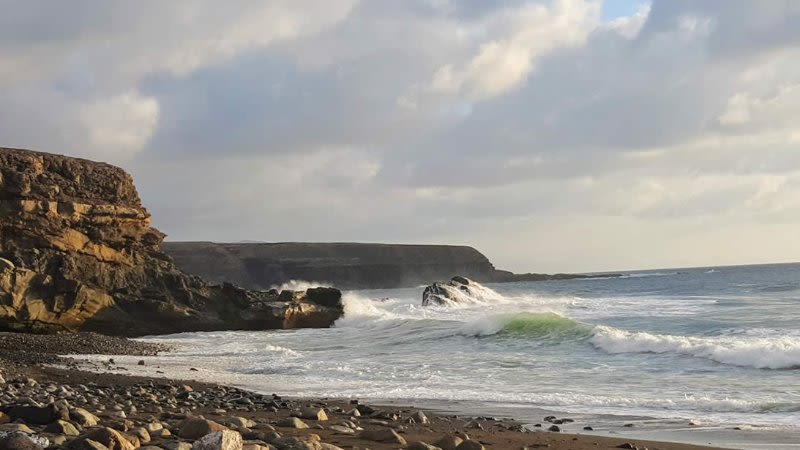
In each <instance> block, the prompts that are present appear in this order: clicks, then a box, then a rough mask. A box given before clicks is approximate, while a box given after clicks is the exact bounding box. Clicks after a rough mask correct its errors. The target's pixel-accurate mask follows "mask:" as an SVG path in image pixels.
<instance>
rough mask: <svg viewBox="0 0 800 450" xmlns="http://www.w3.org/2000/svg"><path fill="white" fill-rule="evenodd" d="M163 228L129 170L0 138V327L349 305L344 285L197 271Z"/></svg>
mask: <svg viewBox="0 0 800 450" xmlns="http://www.w3.org/2000/svg"><path fill="white" fill-rule="evenodd" d="M163 238H164V235H163V234H162V233H161V232H159V231H158V230H156V229H154V228H152V227H151V226H150V215H149V214H148V212H147V210H145V208H144V207H143V206H142V205H141V202H140V200H139V196H138V194H137V192H136V188H135V187H134V184H133V181H132V179H131V177H130V176H129V175H128V174H127V173H125V172H124V171H123V170H122V169H120V168H117V167H114V166H111V165H108V164H104V163H97V162H93V161H87V160H82V159H77V158H70V157H66V156H59V155H51V154H46V153H38V152H32V151H27V150H17V149H6V148H0V330H12V331H28V332H60V331H75V330H86V331H98V332H102V333H105V334H118V335H145V334H162V333H172V332H180V331H200V330H221V329H272V328H295V327H326V326H330V325H331V324H332V323H333V322H334V321H335V320H336V319H337V318H339V317H340V316H341V315H342V312H343V308H342V305H341V293H340V292H339V291H338V290H335V289H327V290H325V289H323V290H313V291H312V290H309V291H308V292H307V293H306V292H300V293H294V292H282V293H281V292H277V291H269V292H253V291H246V290H244V289H241V288H239V287H236V286H233V285H230V284H223V285H221V286H220V285H211V284H209V283H206V282H205V281H203V280H202V279H200V278H198V277H196V276H193V275H187V274H185V273H183V272H181V271H180V270H179V269H178V268H176V267H175V265H174V264H173V262H172V260H171V259H170V258H169V257H168V256H167V255H166V254H164V253H162V252H161V250H160V244H161V242H162V240H163Z"/></svg>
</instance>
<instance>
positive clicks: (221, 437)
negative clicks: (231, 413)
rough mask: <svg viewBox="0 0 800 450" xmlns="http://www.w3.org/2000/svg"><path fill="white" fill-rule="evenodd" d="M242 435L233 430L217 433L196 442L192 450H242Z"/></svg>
mask: <svg viewBox="0 0 800 450" xmlns="http://www.w3.org/2000/svg"><path fill="white" fill-rule="evenodd" d="M242 446H243V442H242V435H241V434H239V433H237V432H235V431H232V430H222V431H216V432H214V433H211V434H207V435H205V436H203V437H201V438H200V439H198V440H196V441H195V442H194V444H193V445H192V450H242Z"/></svg>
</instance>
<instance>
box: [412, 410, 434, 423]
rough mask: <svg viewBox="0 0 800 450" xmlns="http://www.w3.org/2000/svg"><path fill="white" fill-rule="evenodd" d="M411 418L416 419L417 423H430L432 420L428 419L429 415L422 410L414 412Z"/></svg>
mask: <svg viewBox="0 0 800 450" xmlns="http://www.w3.org/2000/svg"><path fill="white" fill-rule="evenodd" d="M411 418H412V419H414V422H416V423H421V424H427V423H430V420H428V416H426V415H425V413H424V412H422V411H417V412H415V413H414V414H412V415H411Z"/></svg>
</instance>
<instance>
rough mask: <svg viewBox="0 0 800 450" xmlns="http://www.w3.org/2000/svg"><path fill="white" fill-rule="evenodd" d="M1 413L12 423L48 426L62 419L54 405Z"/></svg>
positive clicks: (6, 410) (7, 410)
mask: <svg viewBox="0 0 800 450" xmlns="http://www.w3.org/2000/svg"><path fill="white" fill-rule="evenodd" d="M0 310H2V308H1V307H0ZM0 411H2V412H4V413H6V414H8V416H9V417H10V418H11V420H12V421H14V420H22V421H23V422H25V423H32V424H36V425H47V424H49V423H51V422H53V421H55V420H57V419H61V418H62V417H61V416H60V415H59V413H58V411H57V410H56V409H55V408H54V407H53V406H52V405H50V406H42V407H37V406H20V405H13V406H6V407H3V408H0Z"/></svg>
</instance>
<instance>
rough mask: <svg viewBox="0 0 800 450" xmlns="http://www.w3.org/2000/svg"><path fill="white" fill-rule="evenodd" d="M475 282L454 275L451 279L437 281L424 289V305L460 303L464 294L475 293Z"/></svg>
mask: <svg viewBox="0 0 800 450" xmlns="http://www.w3.org/2000/svg"><path fill="white" fill-rule="evenodd" d="M474 286H475V282H474V281H471V280H468V279H466V278H464V277H453V278H452V279H451V280H450V281H446V282H436V283H433V284H432V285H430V286H428V287H426V288H425V290H424V291H422V306H428V305H448V304H452V303H460V302H461V301H462V299H463V296H464V295H465V294H466V295H474V294H475V292H474V291H473V289H472V287H474Z"/></svg>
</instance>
